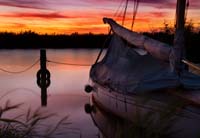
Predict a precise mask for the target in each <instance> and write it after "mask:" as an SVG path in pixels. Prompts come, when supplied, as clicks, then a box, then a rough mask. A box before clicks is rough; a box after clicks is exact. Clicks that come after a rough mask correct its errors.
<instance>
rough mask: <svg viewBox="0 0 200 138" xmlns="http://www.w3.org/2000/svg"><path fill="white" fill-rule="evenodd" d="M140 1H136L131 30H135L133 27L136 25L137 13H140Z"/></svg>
mask: <svg viewBox="0 0 200 138" xmlns="http://www.w3.org/2000/svg"><path fill="white" fill-rule="evenodd" d="M139 1H140V0H134V6H133V18H132V24H131V30H133V26H134V23H135V17H136V14H137V11H138V6H139Z"/></svg>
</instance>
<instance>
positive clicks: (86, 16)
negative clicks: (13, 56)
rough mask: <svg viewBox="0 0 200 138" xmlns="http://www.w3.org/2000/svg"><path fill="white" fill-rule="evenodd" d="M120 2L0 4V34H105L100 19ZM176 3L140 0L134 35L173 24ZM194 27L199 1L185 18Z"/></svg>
mask: <svg viewBox="0 0 200 138" xmlns="http://www.w3.org/2000/svg"><path fill="white" fill-rule="evenodd" d="M121 1H124V2H122V6H121V7H122V8H123V7H124V5H125V0H0V31H1V32H2V31H8V32H21V31H26V30H32V31H35V32H37V33H42V34H44V33H48V34H52V33H56V34H71V33H73V32H78V33H89V32H91V33H95V34H98V33H107V32H108V25H105V24H103V22H102V18H103V17H110V18H114V19H116V18H117V17H118V23H121V21H120V19H121V18H122V17H120V16H119V15H120V13H122V12H121V11H122V10H123V9H122V8H119V10H118V16H117V17H114V14H115V13H116V11H117V9H118V7H119V5H120V3H121ZM175 7H176V0H140V4H139V9H138V14H137V16H136V20H135V25H134V30H135V31H140V32H141V31H152V30H157V29H159V28H161V27H162V26H163V23H164V22H167V23H168V24H170V25H173V24H174V17H175ZM132 11H133V3H132V2H130V3H129V8H128V14H127V18H126V22H125V25H126V27H129V28H130V26H131V25H130V24H131V18H132ZM187 19H188V20H192V21H193V23H194V25H195V26H196V27H198V26H200V0H190V7H189V11H188V15H187Z"/></svg>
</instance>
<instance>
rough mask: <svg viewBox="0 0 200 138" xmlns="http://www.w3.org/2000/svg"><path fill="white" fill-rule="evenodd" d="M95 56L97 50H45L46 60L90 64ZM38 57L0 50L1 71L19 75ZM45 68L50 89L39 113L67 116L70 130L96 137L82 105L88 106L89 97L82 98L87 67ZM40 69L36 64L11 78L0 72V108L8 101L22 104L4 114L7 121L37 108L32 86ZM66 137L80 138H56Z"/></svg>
mask: <svg viewBox="0 0 200 138" xmlns="http://www.w3.org/2000/svg"><path fill="white" fill-rule="evenodd" d="M97 54H98V50H71V49H69V50H47V59H50V60H55V61H62V62H71V63H79V64H80V63H85V64H92V63H94V61H95V59H96V55H97ZM5 57H6V58H5ZM7 57H9V58H7ZM39 57H40V51H39V50H9V51H7V50H2V51H0V58H1V59H4V60H1V61H0V67H2V68H5V69H8V70H13V69H15V70H16V71H18V70H21V69H24V68H26V67H28V66H29V65H30V64H31V63H33V62H34V61H35V60H36V59H38V58H39ZM47 68H48V69H49V71H50V72H51V87H49V88H48V90H47V97H48V106H47V107H46V108H45V109H43V108H42V110H45V111H47V112H50V113H57V118H62V117H64V116H66V115H69V121H70V122H71V125H70V126H69V128H76V129H79V130H80V132H81V136H82V138H95V137H97V136H96V134H97V133H98V129H97V128H96V127H95V125H94V124H93V122H92V119H91V118H90V116H88V115H87V114H85V112H84V104H85V103H86V102H88V100H89V98H88V97H89V95H87V94H85V93H84V92H83V91H84V90H83V89H84V85H85V84H86V83H87V82H88V78H89V77H88V74H89V69H90V67H74V66H65V65H55V64H50V63H48V64H47ZM39 69H40V65H39V64H37V65H36V66H34V67H33V68H32V69H31V70H29V71H27V72H25V73H23V74H16V75H12V74H8V73H4V72H0V84H1V86H0V97H1V96H2V99H0V103H1V105H4V104H5V102H6V101H7V100H10V101H11V103H12V104H18V103H24V104H23V107H22V108H21V109H20V110H17V111H13V112H12V113H8V114H6V117H13V116H15V115H16V114H22V113H24V112H26V111H27V109H28V108H29V107H31V109H33V110H34V109H37V108H38V107H40V102H41V101H40V100H41V99H40V93H41V89H40V88H39V87H38V86H37V84H36V82H35V81H36V73H37V71H38V70H39ZM55 120H56V119H55ZM55 120H54V119H51V120H49V121H47V122H46V124H45V125H50V124H55ZM65 131H67V130H65ZM69 131H70V130H69ZM70 132H71V131H70ZM65 137H68V138H76V137H77V138H79V137H80V135H79V134H75V133H73V134H72V133H69V134H68V136H65V135H63V136H62V135H61V136H58V137H56V138H65Z"/></svg>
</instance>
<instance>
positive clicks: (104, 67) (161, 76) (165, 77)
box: [90, 34, 200, 93]
mask: <svg viewBox="0 0 200 138" xmlns="http://www.w3.org/2000/svg"><path fill="white" fill-rule="evenodd" d="M133 47H134V46H130V44H128V43H127V42H126V41H125V40H123V39H122V38H121V37H119V36H117V35H116V34H113V36H112V39H111V42H110V44H109V48H108V50H107V53H106V55H105V57H104V58H103V59H102V60H101V61H100V62H98V63H97V64H94V65H93V66H92V68H91V71H90V78H91V79H92V80H93V81H94V82H97V83H99V84H101V85H104V86H107V87H109V88H111V89H113V90H115V91H117V92H123V93H124V92H126V93H136V92H144V91H153V90H158V89H164V88H176V87H183V88H185V89H190V90H198V89H200V76H197V75H194V74H192V73H190V72H188V71H187V70H184V71H183V72H181V73H180V74H179V75H178V74H176V73H175V72H173V71H172V69H171V67H170V63H169V62H164V61H163V60H159V59H156V58H155V57H153V56H152V55H150V54H148V53H147V54H139V52H137V50H135V49H134V48H133Z"/></svg>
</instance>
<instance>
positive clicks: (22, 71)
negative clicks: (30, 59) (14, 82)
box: [0, 59, 40, 74]
mask: <svg viewBox="0 0 200 138" xmlns="http://www.w3.org/2000/svg"><path fill="white" fill-rule="evenodd" d="M39 61H40V60H39V59H38V60H36V61H35V62H34V63H33V64H32V65H31V66H29V67H27V68H25V69H24V70H21V71H9V70H6V69H3V68H0V70H1V71H3V72H6V73H10V74H20V73H24V72H26V71H28V70H30V69H32V68H33V67H34V66H35V65H36V64H37V63H38V62H39Z"/></svg>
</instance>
